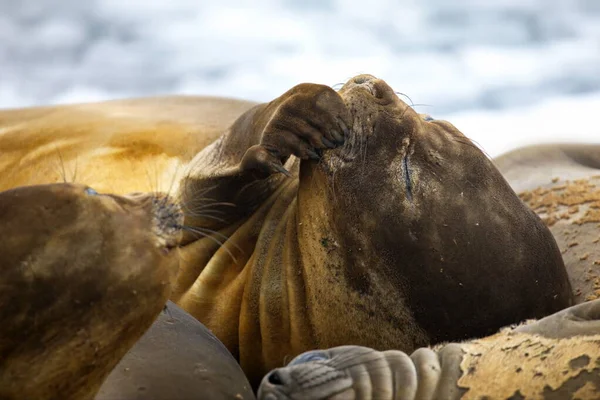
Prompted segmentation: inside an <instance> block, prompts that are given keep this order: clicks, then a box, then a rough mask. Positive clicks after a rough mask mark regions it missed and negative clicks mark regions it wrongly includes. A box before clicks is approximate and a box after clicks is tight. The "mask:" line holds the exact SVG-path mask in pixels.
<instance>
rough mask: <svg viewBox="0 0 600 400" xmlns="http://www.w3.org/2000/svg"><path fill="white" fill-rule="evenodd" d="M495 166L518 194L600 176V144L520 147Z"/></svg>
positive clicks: (497, 161) (552, 144)
mask: <svg viewBox="0 0 600 400" xmlns="http://www.w3.org/2000/svg"><path fill="white" fill-rule="evenodd" d="M493 161H494V164H495V165H496V167H497V168H498V169H499V170H500V172H501V173H502V175H503V176H504V177H505V178H506V180H507V181H508V183H509V184H510V185H511V186H512V188H513V189H514V190H515V191H516V192H521V191H524V190H533V189H535V188H538V187H540V186H544V185H547V184H549V183H550V182H552V181H553V180H556V178H558V179H560V180H575V179H583V178H589V177H591V176H593V175H597V174H599V173H600V144H566V143H551V144H540V145H531V146H525V147H521V148H518V149H515V150H512V151H510V152H508V153H505V154H502V155H500V156H499V157H497V158H495V159H494V160H493Z"/></svg>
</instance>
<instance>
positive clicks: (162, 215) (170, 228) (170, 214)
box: [152, 194, 183, 251]
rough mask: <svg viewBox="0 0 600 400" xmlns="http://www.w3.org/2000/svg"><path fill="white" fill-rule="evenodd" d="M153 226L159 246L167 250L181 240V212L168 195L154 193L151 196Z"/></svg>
mask: <svg viewBox="0 0 600 400" xmlns="http://www.w3.org/2000/svg"><path fill="white" fill-rule="evenodd" d="M152 208H153V215H154V228H155V233H156V236H157V237H158V238H160V239H161V240H160V245H161V247H163V248H165V250H166V251H169V250H171V249H173V248H175V247H177V246H178V245H179V243H180V241H181V231H182V225H183V212H182V210H181V207H180V206H179V205H178V204H177V203H176V202H174V201H173V200H172V199H171V198H170V197H169V196H168V195H164V194H163V195H155V196H154V197H153V198H152Z"/></svg>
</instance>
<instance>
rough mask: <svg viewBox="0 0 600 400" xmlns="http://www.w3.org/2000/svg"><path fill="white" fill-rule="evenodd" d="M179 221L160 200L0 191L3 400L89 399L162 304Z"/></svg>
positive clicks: (70, 189)
mask: <svg viewBox="0 0 600 400" xmlns="http://www.w3.org/2000/svg"><path fill="white" fill-rule="evenodd" d="M181 223H182V213H181V211H180V209H179V206H177V205H176V204H174V203H173V202H172V201H171V200H170V199H169V198H168V197H165V196H164V195H153V194H135V195H130V196H115V195H106V194H99V193H98V192H96V191H95V190H94V189H92V188H90V187H88V186H85V185H76V184H49V185H37V186H26V187H19V188H15V189H10V190H7V191H4V192H0V232H1V233H2V240H1V241H0V265H2V271H1V272H0V302H1V304H2V305H3V306H2V310H1V311H0V326H1V327H2V329H1V330H0V398H2V399H24V398H26V399H59V398H60V399H91V398H93V397H94V395H95V393H96V392H97V390H98V389H99V387H100V385H101V384H102V382H103V381H104V379H105V378H106V376H107V375H108V374H109V373H110V372H111V370H112V369H113V368H114V367H115V365H117V363H118V362H119V360H120V359H121V357H123V355H124V354H125V353H126V352H127V351H128V350H129V348H130V347H131V346H133V345H134V344H135V342H136V341H137V340H138V339H139V338H140V336H142V334H143V333H144V332H145V331H146V329H147V328H148V327H149V326H150V325H151V324H152V322H153V320H154V319H155V318H156V316H157V315H158V314H159V312H160V311H161V310H162V308H163V306H164V304H165V302H166V301H167V299H168V297H169V295H170V292H171V287H172V285H173V283H174V281H175V278H176V275H177V272H178V268H179V258H178V255H177V251H176V250H175V247H176V245H177V244H178V241H179V239H180V229H179V226H180V225H181Z"/></svg>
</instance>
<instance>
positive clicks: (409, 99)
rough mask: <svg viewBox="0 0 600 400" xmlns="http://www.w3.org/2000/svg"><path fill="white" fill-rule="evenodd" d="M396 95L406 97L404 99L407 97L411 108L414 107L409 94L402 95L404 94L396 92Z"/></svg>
mask: <svg viewBox="0 0 600 400" xmlns="http://www.w3.org/2000/svg"><path fill="white" fill-rule="evenodd" d="M394 93H396V94H397V95H399V96H404V97H406V98H407V99H408V102H409V103H410V105H411V107H412V106H413V105H414V103H413V101H412V99H411V98H410V97H409V96H408V95H407V94H404V93H402V92H396V91H394Z"/></svg>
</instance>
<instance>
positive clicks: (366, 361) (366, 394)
mask: <svg viewBox="0 0 600 400" xmlns="http://www.w3.org/2000/svg"><path fill="white" fill-rule="evenodd" d="M515 334H526V335H530V336H531V338H532V340H533V341H535V340H539V339H540V337H541V338H548V339H551V343H555V344H556V346H557V347H558V346H559V342H560V340H563V339H569V338H583V337H588V338H590V339H591V338H594V339H593V340H591V341H590V342H588V343H586V344H588V345H589V343H592V346H593V347H592V348H596V349H597V350H598V351H596V352H593V353H585V352H584V355H582V356H579V357H576V358H573V359H572V360H571V362H570V363H569V368H571V369H573V370H577V369H581V368H582V367H584V366H587V365H588V364H590V365H593V363H594V362H596V363H597V362H599V361H600V300H596V301H594V302H589V303H584V304H580V305H577V306H573V307H570V308H568V309H566V310H563V311H560V312H558V313H556V314H553V315H551V316H549V317H546V318H543V319H541V320H539V321H537V322H534V323H530V324H527V325H523V326H520V327H518V328H516V329H514V330H513V331H512V332H510V333H508V332H507V333H505V334H504V336H503V334H499V335H496V338H497V339H496V340H502V339H504V338H505V336H510V335H515ZM467 344H468V342H466V343H452V344H447V345H445V346H443V347H441V348H440V349H438V350H432V349H429V348H421V349H418V350H417V351H415V352H414V353H412V355H411V356H410V357H409V356H408V355H406V354H405V353H402V352H400V351H395V350H391V351H385V352H378V351H375V350H373V349H370V348H366V347H358V346H343V347H337V348H332V349H328V350H317V351H312V352H307V353H304V354H302V355H300V356H298V357H296V358H295V359H294V360H292V361H291V362H290V364H288V366H287V367H285V368H280V369H277V370H274V371H272V372H271V373H269V374H268V375H267V376H266V377H265V378H264V379H263V381H262V384H261V386H260V389H259V392H258V399H259V400H277V399H293V400H321V399H323V400H324V399H335V400H342V399H354V400H366V399H378V400H413V399H423V400H425V399H431V400H433V399H436V400H442V399H447V400H457V399H472V398H484V396H486V395H487V396H489V393H487V394H486V393H480V392H479V393H478V392H476V391H474V390H472V389H471V390H469V389H468V388H465V387H463V386H462V384H459V379H460V378H461V376H462V375H463V372H464V371H461V362H462V361H463V356H464V354H465V351H467V349H468V348H467V347H466V345H467ZM569 350H570V351H573V352H576V351H577V346H576V345H572V346H571V349H569ZM533 351H534V350H533V348H532V352H533ZM544 359H545V358H544V357H543V356H542V357H540V358H539V361H538V362H539V370H540V371H547V370H550V371H551V370H552V368H553V367H554V368H555V366H554V365H546V364H548V363H545V362H544ZM498 364H499V365H495V366H489V365H488V366H487V369H488V370H491V372H492V373H493V372H494V370H495V371H497V374H498V375H497V378H498V379H505V382H507V385H510V384H511V379H510V377H509V379H506V378H507V377H506V375H508V374H509V373H511V372H512V373H514V374H519V373H521V372H520V371H518V370H516V371H514V372H513V371H507V369H506V368H505V366H504V365H500V363H498ZM490 367H491V368H490ZM488 373H490V372H489V371H488ZM466 374H467V375H468V374H469V371H467V373H466ZM503 375H504V376H503ZM538 379H546V382H544V383H543V384H544V385H545V387H544V389H543V391H542V392H541V393H540V396H539V397H536V398H543V399H557V398H559V399H570V398H579V399H582V400H587V399H597V398H598V392H595V391H594V388H595V390H597V391H600V368H599V367H596V368H593V369H591V370H590V371H584V370H582V371H581V373H579V374H577V373H575V376H574V377H573V378H571V379H565V381H564V382H563V381H561V380H560V378H558V379H557V378H556V377H555V376H552V375H546V376H542V377H540V378H538ZM586 385H588V386H587V387H586ZM551 387H552V389H551ZM507 390H508V391H509V392H510V393H514V396H516V397H511V398H522V397H519V395H518V393H519V392H520V390H523V389H522V388H519V387H518V386H515V387H514V388H512V387H511V388H508V389H507ZM523 391H524V390H523ZM488 398H498V397H493V395H492V397H488Z"/></svg>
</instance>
